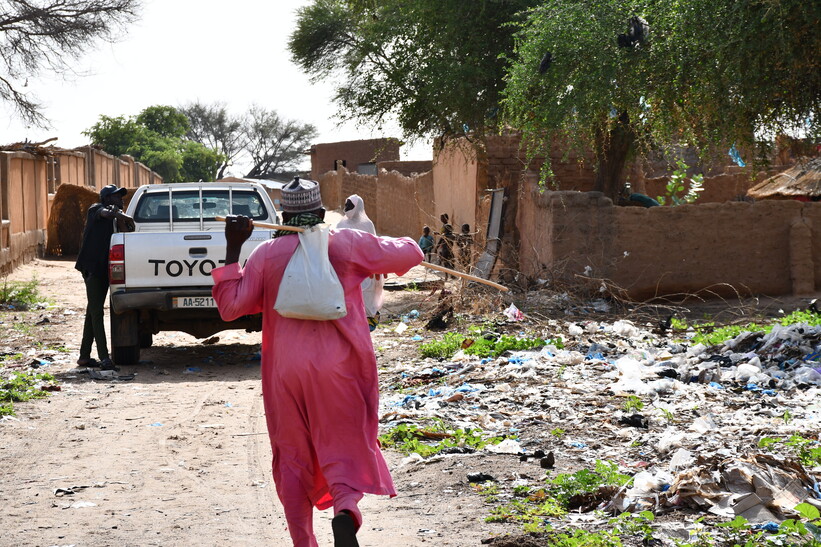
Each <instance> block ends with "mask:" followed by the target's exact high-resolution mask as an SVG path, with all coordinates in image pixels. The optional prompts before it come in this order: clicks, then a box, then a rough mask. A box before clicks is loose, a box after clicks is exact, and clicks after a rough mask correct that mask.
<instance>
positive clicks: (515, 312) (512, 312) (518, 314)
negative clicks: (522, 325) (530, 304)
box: [502, 304, 525, 321]
mask: <svg viewBox="0 0 821 547" xmlns="http://www.w3.org/2000/svg"><path fill="white" fill-rule="evenodd" d="M502 313H504V314H505V317H507V318H508V319H510V320H511V321H523V320H524V318H525V314H523V313H522V311H521V310H520V309H519V308H517V307H516V306H515V305H513V304H511V305H510V306H509V307H508V308H507V309H506V310H505V311H504V312H502Z"/></svg>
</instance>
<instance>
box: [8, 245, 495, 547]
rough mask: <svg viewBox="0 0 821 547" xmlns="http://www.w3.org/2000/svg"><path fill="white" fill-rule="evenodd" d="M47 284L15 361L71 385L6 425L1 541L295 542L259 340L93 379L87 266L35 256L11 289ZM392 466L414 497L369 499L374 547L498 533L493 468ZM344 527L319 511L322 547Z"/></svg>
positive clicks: (187, 349) (22, 325) (168, 336)
mask: <svg viewBox="0 0 821 547" xmlns="http://www.w3.org/2000/svg"><path fill="white" fill-rule="evenodd" d="M417 273H421V272H418V271H416V270H415V271H414V272H413V274H414V275H416V274H417ZM421 275H424V273H421ZM35 277H36V278H37V279H38V281H39V289H40V291H41V293H42V294H44V295H45V296H46V297H47V298H49V300H51V301H52V302H53V306H52V307H49V308H47V309H44V310H35V311H29V312H14V311H5V312H0V322H1V323H0V329H2V330H0V333H2V338H0V353H4V354H12V353H17V352H23V353H24V354H25V356H24V359H23V362H22V363H20V364H25V363H27V362H29V361H31V360H33V359H47V360H49V361H52V362H53V364H52V365H50V366H48V368H47V369H44V370H47V371H48V372H50V373H52V374H54V375H55V376H56V377H57V378H58V379H59V382H60V384H61V386H62V390H61V391H58V392H54V393H52V394H51V396H50V397H48V398H47V399H40V400H35V401H30V402H25V403H18V404H16V405H15V408H16V411H17V415H16V417H14V418H11V419H6V420H4V421H3V422H0V438H2V440H1V441H0V500H2V505H3V507H4V509H3V513H4V516H3V519H2V520H3V529H4V532H3V533H2V534H0V545H9V546H11V545H15V546H16V545H32V546H52V545H78V546H79V545H163V546H174V545H260V544H269V545H289V544H290V543H289V536H288V533H287V530H286V527H285V518H284V515H283V513H282V509H281V506H280V504H279V501H278V500H277V498H276V492H275V490H274V486H273V483H272V479H271V471H270V458H271V454H270V445H269V443H268V438H267V435H266V434H265V431H266V430H265V421H264V416H263V409H262V398H261V388H260V381H259V377H260V375H259V360H258V359H257V352H258V351H259V343H260V335H259V333H246V332H244V331H225V332H222V333H220V334H219V335H218V337H219V341H217V342H216V343H213V344H209V345H203V344H202V343H201V342H202V341H201V340H197V339H195V338H193V337H191V336H189V335H187V334H184V333H160V334H158V335H156V336H155V342H154V345H153V347H151V348H149V349H146V350H143V354H142V361H141V363H140V364H139V365H137V366H132V367H122V369H121V370H120V372H119V375H120V377H122V378H128V377H130V376H131V375H133V379H130V380H117V381H102V380H91V379H90V378H89V377H88V375H87V374H83V373H81V371H82V370H84V369H79V368H77V367H76V365H75V363H76V360H77V358H78V348H79V343H80V338H81V336H82V322H83V318H84V307H85V297H84V286H83V283H82V279H81V277H80V275H79V274H78V273H77V272H76V271H75V270H74V269H73V260H63V259H52V260H35V261H34V262H32V263H30V264H27V265H25V266H23V267H21V268H19V269H18V270H16V271H15V272H14V273H13V274H12V275H11V276H9V280H18V281H29V280H31V279H32V278H35ZM425 296H426V293H422V292H412V293H411V292H404V293H403V292H398V293H396V292H391V293H388V300H387V302H386V309H387V310H394V311H402V310H404V309H405V308H409V307H419V304H420V302H419V301H420V300H423V299H424V297H425ZM408 298H410V300H411V301H408V302H402V299H405V300H407V299H408ZM413 300H415V301H416V302H414V301H413ZM107 311H108V310H106V312H107ZM388 313H390V311H388ZM46 320H47V321H46ZM15 325H17V328H14V326H15ZM106 325H108V323H107V322H106ZM392 358H399V355H396V354H394V355H393V356H392ZM380 366H383V367H390V363H386V362H384V359H380ZM386 455H387V458H388V461H389V464H390V465H391V467H392V469H393V472H394V479H395V482H396V485H397V490H398V492H399V495H398V496H397V497H396V498H394V499H388V498H384V497H378V496H367V497H366V498H365V499H364V500H363V502H362V504H361V508H362V511H363V514H364V516H365V523H364V526H363V528H362V530H361V531H360V533H359V538H360V542H361V544H362V545H363V546H367V545H374V546H375V545H383V546H390V545H395V546H414V545H430V544H435V545H477V544H479V542H480V540H481V539H482V538H485V537H488V536H489V535H490V534H491V533H492V532H493V530H494V528H498V525H496V526H494V525H488V524H484V523H483V522H482V521H481V517H482V516H483V514H482V512H481V507H480V506H481V505H482V499H481V498H479V497H478V496H475V495H470V487H469V485H468V484H467V481H466V479H465V476H466V474H467V473H469V472H471V471H474V470H479V466H478V463H477V466H476V469H474V464H473V461H472V460H474V461H477V462H478V458H476V457H470V456H465V457H463V458H453V459H449V460H448V461H439V462H435V463H433V464H430V465H428V466H424V467H422V468H418V467H416V468H414V469H413V470H405V469H397V468H398V467H399V465H400V463H401V460H402V459H403V456H402V455H400V454H396V453H392V452H387V454H386ZM482 469H485V467H482ZM69 492H73V493H69ZM330 518H331V515H330V512H329V511H325V512H318V511H317V512H316V519H315V528H316V531H317V538H318V540H319V543H320V545H331V544H332V534H331V529H330Z"/></svg>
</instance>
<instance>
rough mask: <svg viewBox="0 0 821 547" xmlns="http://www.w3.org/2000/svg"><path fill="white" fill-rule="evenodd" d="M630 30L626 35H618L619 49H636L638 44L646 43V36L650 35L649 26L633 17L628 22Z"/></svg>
mask: <svg viewBox="0 0 821 547" xmlns="http://www.w3.org/2000/svg"><path fill="white" fill-rule="evenodd" d="M628 24H629V25H630V28H629V29H628V30H627V34H619V36H618V38H617V42H618V44H619V47H636V46H637V45H639V44H644V43H645V42H646V41H647V36H648V34H649V33H650V25H648V24H647V21H645V20H644V19H642V18H641V17H639V16H638V15H634V16H633V17H631V18H630V21H629V22H628Z"/></svg>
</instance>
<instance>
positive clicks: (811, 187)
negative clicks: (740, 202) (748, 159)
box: [747, 157, 821, 201]
mask: <svg viewBox="0 0 821 547" xmlns="http://www.w3.org/2000/svg"><path fill="white" fill-rule="evenodd" d="M747 195H748V196H750V197H752V198H755V199H806V200H808V201H809V200H812V201H816V200H821V157H818V158H813V159H811V160H804V161H801V162H799V163H797V164H795V166H793V167H791V168H790V169H787V170H786V171H784V172H783V173H779V174H777V175H775V176H773V177H770V178H768V179H766V180H763V181H761V182H759V183H758V184H756V185H755V186H753V187H752V188H750V189H749V190H747Z"/></svg>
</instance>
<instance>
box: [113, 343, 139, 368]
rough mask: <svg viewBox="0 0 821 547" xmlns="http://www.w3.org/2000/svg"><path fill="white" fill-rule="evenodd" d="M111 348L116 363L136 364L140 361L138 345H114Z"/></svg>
mask: <svg viewBox="0 0 821 547" xmlns="http://www.w3.org/2000/svg"><path fill="white" fill-rule="evenodd" d="M111 349H112V354H113V355H112V356H113V357H114V363H115V364H117V365H136V364H137V363H139V362H140V346H114V347H113V348H111Z"/></svg>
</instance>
